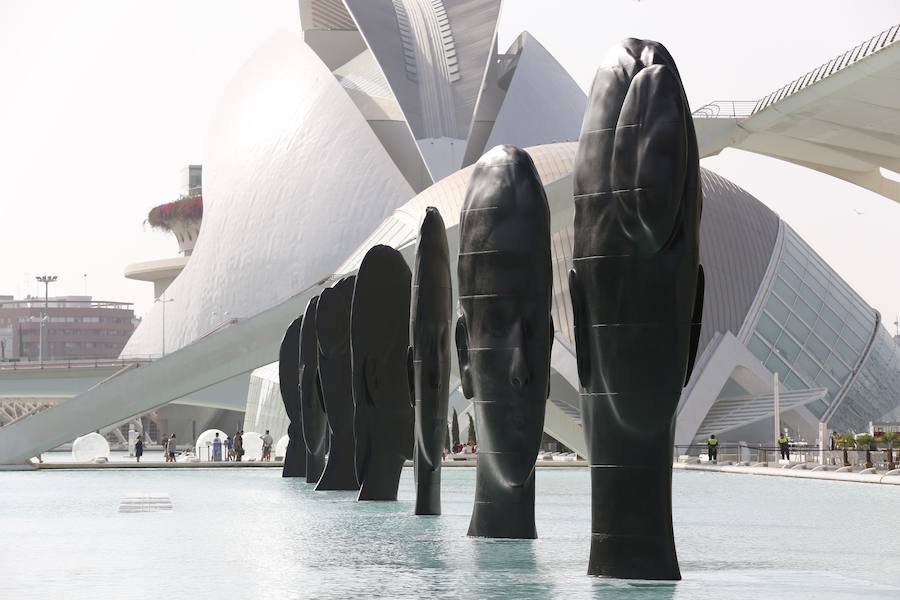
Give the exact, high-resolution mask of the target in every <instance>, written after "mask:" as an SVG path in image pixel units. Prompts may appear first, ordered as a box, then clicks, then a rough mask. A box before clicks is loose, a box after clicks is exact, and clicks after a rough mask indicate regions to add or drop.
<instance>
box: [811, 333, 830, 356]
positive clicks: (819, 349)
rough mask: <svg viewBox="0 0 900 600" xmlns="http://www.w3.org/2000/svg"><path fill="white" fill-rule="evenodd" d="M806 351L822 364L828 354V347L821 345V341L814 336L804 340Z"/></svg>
mask: <svg viewBox="0 0 900 600" xmlns="http://www.w3.org/2000/svg"><path fill="white" fill-rule="evenodd" d="M806 349H807V350H808V351H809V353H810V354H812V355H813V356H814V357H816V359H818V360H819V361H820V362H824V361H825V359H826V358H828V355H829V354H830V352H829V351H828V346H826V345H825V344H823V343H822V341H821V340H820V339H819V338H817V337H816V336H814V335H811V336H809V339H808V340H806Z"/></svg>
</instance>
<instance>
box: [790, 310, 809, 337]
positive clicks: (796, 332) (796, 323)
mask: <svg viewBox="0 0 900 600" xmlns="http://www.w3.org/2000/svg"><path fill="white" fill-rule="evenodd" d="M797 304H800V303H799V302H798V303H797ZM786 327H787V330H788V331H790V332H791V335H793V336H794V337H795V338H796V339H797V341H798V342H800V343H801V344H805V343H806V339H807V338H808V337H809V327H807V326H806V325H804V324H803V323H802V322H801V321H800V319H798V318H797V316H796V315H791V316H790V317H789V318H788V320H787V325H786Z"/></svg>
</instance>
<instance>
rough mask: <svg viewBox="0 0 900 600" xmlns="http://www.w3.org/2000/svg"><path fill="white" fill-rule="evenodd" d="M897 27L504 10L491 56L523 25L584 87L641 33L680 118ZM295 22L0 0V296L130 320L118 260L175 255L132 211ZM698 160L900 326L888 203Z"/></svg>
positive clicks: (228, 0)
mask: <svg viewBox="0 0 900 600" xmlns="http://www.w3.org/2000/svg"><path fill="white" fill-rule="evenodd" d="M898 22H900V1H898V0H879V1H876V0H867V1H855V2H849V1H836V0H802V1H798V0H794V1H791V2H786V1H784V0H778V1H764V0H754V1H753V2H748V1H747V0H742V1H740V2H732V1H726V0H696V1H687V0H686V1H681V2H676V1H674V0H642V1H640V2H637V1H634V0H605V1H600V0H506V2H505V4H504V10H503V15H502V19H501V25H500V36H501V39H500V45H501V48H505V47H506V45H508V44H509V42H511V41H512V39H513V38H514V37H515V36H516V35H518V33H519V32H520V31H522V30H525V29H527V30H528V31H530V32H531V33H532V34H533V35H534V36H535V37H536V38H537V39H538V40H539V41H540V42H541V43H542V44H543V45H544V46H545V47H546V48H547V49H548V50H549V51H550V52H551V53H552V54H553V55H554V56H556V58H557V59H558V60H559V62H560V63H561V64H562V65H563V66H564V67H565V68H566V69H568V70H569V72H570V73H571V74H572V76H573V77H574V78H575V80H576V81H577V82H578V84H579V85H581V86H582V88H585V89H587V88H588V86H589V85H590V81H591V79H592V77H593V73H594V70H595V69H596V66H597V64H598V62H599V61H600V59H601V58H602V56H603V54H604V53H605V51H606V49H607V48H608V47H609V46H610V45H611V44H613V43H615V42H616V41H617V40H618V39H620V38H623V37H628V36H635V37H645V38H652V39H656V40H659V41H661V42H663V43H665V44H666V46H667V47H668V48H669V50H670V51H671V52H672V54H673V56H674V57H675V60H676V61H677V63H678V67H679V70H680V72H681V74H682V77H683V79H684V84H685V88H686V89H687V93H688V97H689V99H690V101H691V105H692V107H693V108H697V107H699V106H701V105H703V104H705V103H707V102H710V101H713V100H724V99H729V100H730V99H735V100H750V99H757V98H759V97H762V96H764V95H766V94H768V93H769V92H771V91H773V90H774V89H776V88H778V87H780V86H781V85H783V84H785V83H787V82H789V81H790V80H792V79H794V78H795V77H797V76H798V75H800V74H802V73H804V72H806V71H808V70H809V69H811V68H813V67H816V66H818V65H819V64H821V63H823V62H825V61H826V60H830V59H831V58H833V57H834V56H836V55H838V54H840V53H842V52H844V51H845V50H847V49H849V48H851V47H852V46H854V45H856V44H858V43H859V42H861V41H862V40H864V39H867V38H869V37H870V36H872V35H874V34H876V33H878V32H880V31H883V30H884V29H887V28H888V27H890V26H892V25H894V24H896V23H898ZM297 28H299V16H298V10H297V1H296V0H177V1H176V0H170V1H164V0H160V1H155V2H148V1H147V0H80V1H78V2H73V1H71V0H0V249H2V253H0V294H3V293H7V294H15V295H16V296H17V297H18V296H22V295H24V294H28V293H31V294H35V293H38V292H39V290H38V288H37V284H36V283H35V282H34V276H35V275H36V274H39V273H51V274H56V275H58V276H59V282H58V283H56V284H54V285H53V286H52V287H51V294H81V293H83V292H84V291H85V289H86V290H87V293H88V294H91V295H93V296H94V297H98V298H103V299H108V300H122V301H131V302H135V303H136V310H137V311H138V313H139V314H140V313H143V312H144V311H146V310H147V308H148V307H149V306H150V304H151V303H152V284H150V283H144V282H135V281H130V280H127V279H125V278H124V276H123V270H124V267H125V265H126V264H128V263H131V262H137V261H142V260H150V259H155V258H163V257H167V256H174V255H175V254H176V253H177V245H176V243H175V240H174V238H172V237H171V236H170V235H169V234H164V233H159V232H155V231H152V230H150V228H149V227H145V226H144V225H143V221H144V219H145V218H146V215H147V212H148V211H149V209H150V208H152V207H153V206H156V205H157V204H161V203H164V202H168V201H170V200H174V199H175V198H177V197H178V193H179V181H178V176H179V173H180V171H181V169H182V167H184V166H185V165H187V164H189V163H202V162H203V157H204V144H205V140H206V132H207V130H208V128H209V125H210V119H211V118H212V115H213V114H214V112H215V107H216V105H217V103H218V101H219V98H220V97H221V93H222V90H223V89H224V87H225V85H226V84H227V83H228V81H229V79H230V78H231V77H232V76H233V75H234V73H235V72H236V70H237V69H238V68H239V67H240V66H241V64H242V63H243V62H244V61H245V60H246V59H247V58H249V56H250V54H251V53H252V52H253V51H254V50H255V49H256V48H257V47H258V46H259V45H261V44H262V43H263V42H265V41H266V39H268V37H269V36H270V35H272V34H273V33H274V32H275V31H277V30H278V29H297ZM703 165H704V166H705V167H707V168H710V169H713V170H715V171H717V172H718V173H720V174H721V175H723V176H725V177H727V178H729V179H731V180H732V181H734V182H735V183H737V184H738V185H740V186H742V187H744V188H745V189H747V190H748V191H749V192H750V193H752V194H753V195H755V196H756V197H757V198H759V199H760V200H761V201H763V202H764V203H766V204H767V205H768V206H770V207H771V208H772V209H774V210H775V211H777V212H778V213H779V214H780V215H781V216H782V217H783V218H784V219H785V220H786V221H787V222H788V223H789V224H790V225H791V226H792V227H794V229H796V230H797V231H798V232H799V233H800V235H801V236H802V237H804V238H805V239H806V240H807V241H808V242H809V243H810V244H811V245H812V246H813V248H815V249H816V250H817V251H818V252H819V253H820V254H821V255H822V256H823V257H824V258H825V259H826V260H827V261H828V262H829V263H830V264H831V265H832V266H833V267H834V268H835V269H836V270H837V271H838V273H840V274H841V275H842V276H843V277H844V278H845V279H846V280H847V281H848V282H849V283H850V284H851V285H852V286H853V287H855V288H856V289H857V290H858V291H859V292H860V293H861V294H862V296H863V297H864V298H865V299H866V300H867V301H868V302H869V303H870V304H872V305H873V306H874V307H875V308H877V309H878V310H880V311H881V312H882V315H883V318H884V321H885V322H886V323H888V324H890V323H892V322H893V321H894V319H895V316H896V315H897V314H900V267H898V261H900V235H898V234H900V205H897V204H895V203H894V202H891V201H889V200H887V199H885V198H883V197H881V196H878V195H876V194H873V193H871V192H868V191H866V190H863V189H861V188H857V187H855V186H853V185H851V184H848V183H845V182H843V181H840V180H837V179H834V178H831V177H828V176H826V175H821V174H819V173H815V172H813V171H809V170H807V169H803V168H801V167H796V166H793V165H789V164H787V163H783V162H780V161H777V160H774V159H769V158H764V157H760V156H757V155H753V154H749V153H745V152H741V151H735V150H726V151H725V152H723V153H722V154H721V155H720V156H718V157H715V158H710V159H706V160H704V161H703ZM857 211H861V212H862V214H857ZM84 274H87V278H86V280H85V278H84V277H83V275H84ZM41 293H42V291H41ZM890 329H891V330H892V331H893V326H890Z"/></svg>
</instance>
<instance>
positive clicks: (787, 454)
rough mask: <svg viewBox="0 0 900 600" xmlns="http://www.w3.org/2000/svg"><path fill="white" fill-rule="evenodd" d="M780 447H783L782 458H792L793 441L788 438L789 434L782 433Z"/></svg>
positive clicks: (779, 441)
mask: <svg viewBox="0 0 900 600" xmlns="http://www.w3.org/2000/svg"><path fill="white" fill-rule="evenodd" d="M778 447H779V448H780V449H781V458H783V459H784V460H791V443H790V440H788V436H786V435H785V434H783V433H782V434H781V436H780V437H779V438H778Z"/></svg>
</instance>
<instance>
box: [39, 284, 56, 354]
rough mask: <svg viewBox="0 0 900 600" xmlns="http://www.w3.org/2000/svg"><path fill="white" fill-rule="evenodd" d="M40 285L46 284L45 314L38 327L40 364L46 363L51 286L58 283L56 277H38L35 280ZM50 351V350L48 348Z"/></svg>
mask: <svg viewBox="0 0 900 600" xmlns="http://www.w3.org/2000/svg"><path fill="white" fill-rule="evenodd" d="M34 279H35V280H36V281H37V282H38V283H43V284H44V314H42V315H41V324H40V326H39V327H38V362H40V363H43V362H44V320H45V319H46V320H47V321H49V320H50V314H49V313H50V284H51V283H53V282H54V281H56V275H38V276H36V277H35V278H34ZM48 350H49V348H48Z"/></svg>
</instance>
